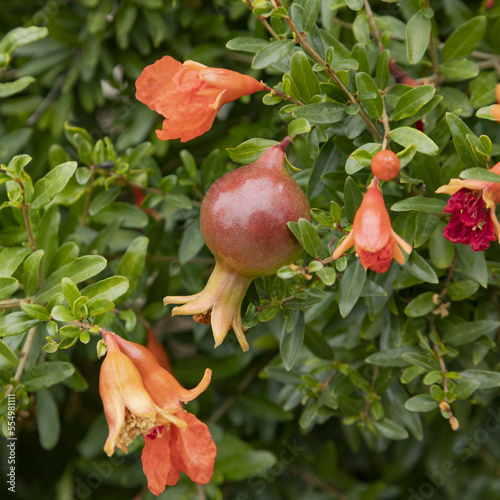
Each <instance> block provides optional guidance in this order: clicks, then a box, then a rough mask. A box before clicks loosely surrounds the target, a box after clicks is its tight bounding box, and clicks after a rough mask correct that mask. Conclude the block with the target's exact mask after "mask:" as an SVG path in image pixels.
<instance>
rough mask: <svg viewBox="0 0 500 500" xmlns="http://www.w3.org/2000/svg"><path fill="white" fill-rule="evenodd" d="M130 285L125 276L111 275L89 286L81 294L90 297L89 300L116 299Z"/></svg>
mask: <svg viewBox="0 0 500 500" xmlns="http://www.w3.org/2000/svg"><path fill="white" fill-rule="evenodd" d="M129 286H130V282H129V280H128V278H126V277H125V276H111V277H110V278H106V279H104V280H101V281H98V282H97V283H93V284H92V285H89V286H87V287H86V288H84V289H83V290H82V291H81V294H82V295H83V296H85V297H88V299H89V301H91V300H92V299H108V300H110V301H115V300H116V299H118V298H119V297H121V296H122V295H124V294H125V293H126V292H127V290H128V289H129Z"/></svg>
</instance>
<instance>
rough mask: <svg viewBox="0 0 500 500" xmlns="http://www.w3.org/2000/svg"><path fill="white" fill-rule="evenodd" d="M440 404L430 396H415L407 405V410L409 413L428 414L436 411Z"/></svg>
mask: <svg viewBox="0 0 500 500" xmlns="http://www.w3.org/2000/svg"><path fill="white" fill-rule="evenodd" d="M438 406H439V403H438V402H437V401H436V400H435V399H433V398H432V396H430V395H429V394H419V395H417V396H413V397H412V398H410V399H409V400H408V401H406V403H405V408H406V409H407V410H409V411H417V412H423V413H425V412H428V411H432V410H435V409H436V408H437V407H438Z"/></svg>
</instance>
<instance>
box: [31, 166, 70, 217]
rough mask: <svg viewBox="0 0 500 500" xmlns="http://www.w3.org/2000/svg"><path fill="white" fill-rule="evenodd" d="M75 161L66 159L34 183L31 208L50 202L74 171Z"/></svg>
mask: <svg viewBox="0 0 500 500" xmlns="http://www.w3.org/2000/svg"><path fill="white" fill-rule="evenodd" d="M76 167H77V163H76V161H68V162H66V163H62V164H61V165H58V166H57V167H55V168H53V169H52V170H51V171H50V172H49V173H48V174H47V175H46V176H45V177H43V178H42V179H40V180H39V181H38V182H37V183H36V184H35V190H34V192H33V198H32V199H31V208H33V209H35V210H37V209H39V208H42V207H43V206H45V205H47V203H50V202H51V201H52V200H53V199H54V197H55V196H56V194H57V193H59V192H60V191H62V189H64V186H66V184H67V183H68V181H69V179H70V178H71V177H72V176H73V174H74V173H75V170H76Z"/></svg>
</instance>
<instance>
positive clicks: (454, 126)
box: [446, 113, 485, 168]
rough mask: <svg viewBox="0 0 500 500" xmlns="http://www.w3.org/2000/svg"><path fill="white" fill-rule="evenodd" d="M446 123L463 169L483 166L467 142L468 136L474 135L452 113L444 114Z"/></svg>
mask: <svg viewBox="0 0 500 500" xmlns="http://www.w3.org/2000/svg"><path fill="white" fill-rule="evenodd" d="M446 121H447V123H448V126H449V127H450V130H451V133H452V135H453V143H454V144H455V149H456V150H457V153H458V154H459V155H460V158H461V159H462V161H463V162H464V165H465V168H472V167H483V166H485V165H484V163H482V162H481V161H479V160H478V159H477V157H476V155H475V154H474V151H473V150H472V147H471V143H470V142H469V141H468V140H467V136H468V135H469V134H470V135H474V134H473V132H472V130H471V129H470V128H469V127H468V126H467V125H466V124H465V123H464V122H463V121H462V120H461V119H460V118H458V116H455V115H454V114H452V113H446ZM478 141H479V139H478Z"/></svg>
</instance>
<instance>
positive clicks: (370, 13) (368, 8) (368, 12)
mask: <svg viewBox="0 0 500 500" xmlns="http://www.w3.org/2000/svg"><path fill="white" fill-rule="evenodd" d="M363 3H364V5H365V10H366V15H367V16H368V20H369V21H370V24H371V25H372V30H373V34H374V36H375V38H376V40H377V43H378V48H379V49H380V52H382V51H383V50H384V46H383V45H382V40H381V39H380V33H379V32H378V28H377V25H376V24H375V17H374V16H373V11H372V8H371V6H370V2H369V1H368V0H363Z"/></svg>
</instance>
